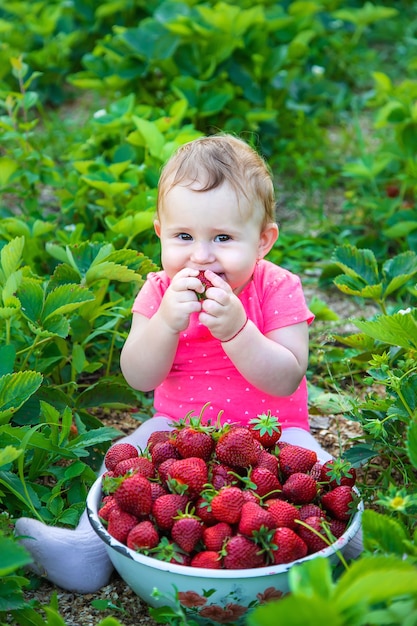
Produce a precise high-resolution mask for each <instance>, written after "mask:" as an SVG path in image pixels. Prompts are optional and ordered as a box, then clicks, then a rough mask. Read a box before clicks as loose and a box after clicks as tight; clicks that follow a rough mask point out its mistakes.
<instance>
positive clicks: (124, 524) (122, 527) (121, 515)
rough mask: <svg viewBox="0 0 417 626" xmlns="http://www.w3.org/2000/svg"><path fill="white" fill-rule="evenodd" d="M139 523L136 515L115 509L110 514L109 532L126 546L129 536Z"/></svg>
mask: <svg viewBox="0 0 417 626" xmlns="http://www.w3.org/2000/svg"><path fill="white" fill-rule="evenodd" d="M137 523H138V519H137V517H136V516H135V515H132V514H131V513H126V511H122V510H121V509H119V507H115V508H114V509H113V510H112V511H111V512H110V514H109V521H108V524H107V532H108V533H109V535H111V536H112V537H114V538H115V539H117V541H120V542H121V543H124V544H126V540H127V536H128V534H129V533H130V531H131V530H132V528H133V527H134V526H136V524H137Z"/></svg>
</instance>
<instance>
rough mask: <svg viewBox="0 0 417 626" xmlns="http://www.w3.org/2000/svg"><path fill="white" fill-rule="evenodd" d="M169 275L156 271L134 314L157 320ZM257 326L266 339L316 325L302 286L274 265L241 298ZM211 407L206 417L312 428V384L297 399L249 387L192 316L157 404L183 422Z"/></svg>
mask: <svg viewBox="0 0 417 626" xmlns="http://www.w3.org/2000/svg"><path fill="white" fill-rule="evenodd" d="M169 282H170V280H169V278H168V276H167V275H166V274H165V272H163V271H161V272H152V273H150V274H149V275H148V277H147V280H146V282H145V284H144V285H143V287H142V289H141V290H140V292H139V294H138V296H137V297H136V300H135V302H134V304H133V308H132V310H133V312H135V313H140V314H141V315H145V316H146V317H149V318H150V317H152V316H153V315H154V314H155V311H157V309H158V307H159V304H160V302H161V299H162V297H163V295H164V293H165V291H166V289H167V287H168V285H169ZM239 298H240V300H241V302H242V304H243V306H244V308H245V310H246V313H247V315H248V317H249V319H250V320H252V322H254V323H255V324H256V326H257V327H258V328H259V329H260V330H261V332H263V333H264V334H266V333H268V332H270V331H272V330H275V329H278V328H283V327H285V326H290V325H292V324H298V323H300V322H304V321H306V322H307V323H309V324H310V323H311V322H312V320H313V314H312V313H311V311H309V309H308V307H307V305H306V302H305V298H304V294H303V290H302V286H301V281H300V279H299V277H298V276H296V275H295V274H292V273H291V272H289V271H288V270H285V269H283V268H281V267H279V266H277V265H275V264H273V263H271V262H269V261H264V260H263V261H260V262H259V263H258V264H257V265H256V268H255V272H254V275H253V278H252V280H251V281H250V283H248V285H246V287H245V288H244V289H243V290H242V292H241V293H240V294H239ZM207 402H210V405H209V406H208V407H207V409H206V411H205V413H204V418H205V420H206V421H207V420H208V419H211V421H215V420H216V419H217V415H218V414H219V412H220V411H222V412H223V413H222V421H226V420H227V421H231V422H238V423H241V424H247V423H248V421H249V420H250V419H251V418H252V417H254V416H256V415H258V414H260V413H264V412H266V411H268V410H270V411H271V413H272V414H273V415H276V416H277V417H278V419H279V420H280V422H281V424H282V426H283V427H284V428H288V427H290V426H296V427H298V428H303V429H305V430H308V429H309V425H308V404H307V384H306V380H305V378H304V379H303V380H302V382H301V384H300V385H299V387H298V389H297V390H296V391H295V392H294V393H293V394H292V395H291V396H285V397H276V396H272V395H269V394H266V393H264V392H263V391H260V390H259V389H257V388H256V387H254V386H253V385H251V384H249V383H248V382H247V381H246V380H245V379H244V378H243V376H242V375H241V374H240V373H239V372H238V370H237V369H236V368H235V366H234V365H233V363H232V362H231V360H230V359H229V357H228V356H227V355H226V354H225V352H224V350H223V347H222V344H221V342H220V341H219V340H218V339H215V338H214V337H213V336H212V335H211V333H210V331H209V330H208V328H207V327H206V326H203V325H202V324H201V323H200V322H199V321H198V316H197V315H192V316H191V319H190V324H189V326H188V328H187V329H186V330H185V331H184V332H182V333H181V335H180V341H179V345H178V349H177V353H176V356H175V360H174V363H173V366H172V369H171V372H170V373H169V375H168V377H167V378H166V379H165V381H164V382H163V383H162V384H161V385H159V387H157V388H156V389H155V394H154V405H155V409H156V412H157V414H158V415H166V416H169V417H170V418H174V419H179V418H181V417H184V416H185V415H186V414H187V413H188V412H189V411H193V413H194V414H198V413H199V412H200V410H201V408H202V406H203V405H204V404H206V403H207Z"/></svg>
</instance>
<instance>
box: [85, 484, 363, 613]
mask: <svg viewBox="0 0 417 626" xmlns="http://www.w3.org/2000/svg"><path fill="white" fill-rule="evenodd" d="M101 497H102V492H101V478H98V479H97V480H96V482H95V483H94V485H93V486H92V488H91V490H90V492H89V494H88V496H87V514H88V517H89V520H90V523H91V525H92V527H93V529H94V530H95V532H96V533H97V535H98V536H99V537H100V539H102V541H104V543H105V545H106V548H107V552H108V555H109V557H110V559H111V561H112V563H113V565H114V567H115V568H116V570H117V571H118V573H119V574H120V576H121V577H122V578H123V580H124V581H125V582H126V583H127V584H128V585H129V587H130V588H131V589H132V590H133V591H134V592H135V593H136V594H137V595H138V596H139V597H140V598H141V599H142V600H143V601H144V602H146V603H147V604H149V605H150V606H153V607H158V606H174V598H175V592H176V590H178V594H179V596H178V597H179V600H180V602H181V605H182V607H183V608H184V610H185V611H186V612H187V614H188V615H190V616H192V617H193V619H197V620H198V622H199V623H201V624H213V623H219V622H220V623H227V622H228V623H233V624H238V623H239V621H240V618H242V617H243V615H244V613H245V612H246V611H247V609H248V608H252V607H253V606H254V605H256V604H259V603H260V602H262V601H265V600H266V599H272V598H274V597H275V598H279V597H280V596H282V595H283V594H285V593H287V592H288V591H289V587H288V572H289V570H290V569H291V568H292V567H294V566H296V565H298V564H299V563H303V562H304V561H307V560H309V559H313V558H316V557H326V558H329V559H330V560H331V561H332V562H334V563H336V562H337V561H338V552H341V553H343V551H344V549H345V548H346V546H347V544H348V543H349V541H350V540H351V539H352V537H354V535H355V534H356V533H357V531H358V530H359V527H360V518H361V514H362V510H363V505H362V503H361V504H360V506H359V509H358V512H357V513H356V514H355V515H354V517H353V519H352V521H351V523H350V525H349V527H348V529H347V530H346V532H345V533H344V534H343V535H342V536H341V537H340V538H339V539H337V541H336V542H335V543H333V544H332V545H331V546H328V547H327V548H324V549H323V550H320V551H319V552H315V553H314V554H310V555H308V556H306V557H304V558H303V559H299V560H298V561H293V562H292V563H288V564H285V565H270V566H267V567H261V568H254V569H243V570H212V569H204V568H200V567H198V568H197V567H189V566H185V565H176V564H175V563H167V562H166V561H160V560H158V559H155V558H151V557H148V556H144V555H143V554H140V553H139V552H135V551H133V550H130V549H129V548H127V547H126V546H125V545H124V544H122V543H120V542H119V541H117V540H116V539H114V538H113V537H112V536H111V535H109V533H108V532H107V530H106V528H105V527H104V526H103V524H102V523H101V521H100V518H99V516H98V508H99V506H100V502H101ZM155 589H157V590H158V591H159V592H160V593H161V594H163V595H162V597H159V598H156V597H154V596H153V595H152V593H153V591H154V590H155ZM226 615H228V617H230V619H226ZM216 617H217V620H216Z"/></svg>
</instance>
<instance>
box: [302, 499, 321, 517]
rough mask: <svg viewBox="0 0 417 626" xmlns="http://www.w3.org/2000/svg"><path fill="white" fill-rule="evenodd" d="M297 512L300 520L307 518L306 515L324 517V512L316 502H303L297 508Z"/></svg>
mask: <svg viewBox="0 0 417 626" xmlns="http://www.w3.org/2000/svg"><path fill="white" fill-rule="evenodd" d="M298 514H299V516H300V519H301V520H305V519H307V517H312V516H313V515H314V516H315V517H326V513H325V512H324V511H323V509H321V508H320V507H319V505H318V504H313V503H312V502H311V503H309V504H303V505H302V506H300V508H299V510H298Z"/></svg>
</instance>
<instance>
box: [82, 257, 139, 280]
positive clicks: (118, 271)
mask: <svg viewBox="0 0 417 626" xmlns="http://www.w3.org/2000/svg"><path fill="white" fill-rule="evenodd" d="M103 278H106V279H107V280H118V281H120V282H126V283H128V282H135V283H141V282H143V279H142V276H140V274H138V273H137V272H135V271H134V270H131V269H130V268H128V267H126V266H124V265H119V264H118V263H112V262H108V261H106V262H103V263H100V264H99V265H94V266H92V267H90V269H89V270H88V272H87V274H86V283H87V285H91V284H93V283H94V282H95V281H97V280H101V279H103Z"/></svg>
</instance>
